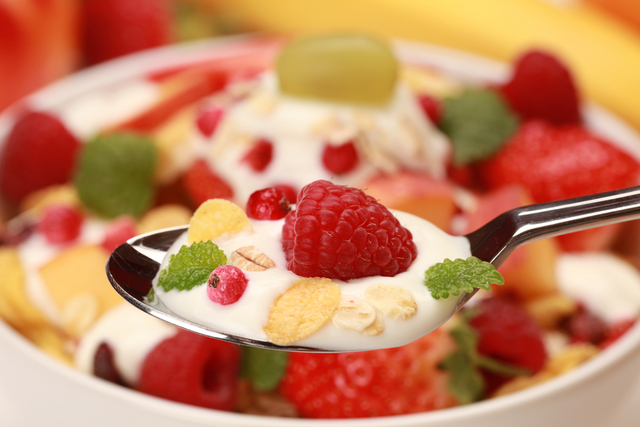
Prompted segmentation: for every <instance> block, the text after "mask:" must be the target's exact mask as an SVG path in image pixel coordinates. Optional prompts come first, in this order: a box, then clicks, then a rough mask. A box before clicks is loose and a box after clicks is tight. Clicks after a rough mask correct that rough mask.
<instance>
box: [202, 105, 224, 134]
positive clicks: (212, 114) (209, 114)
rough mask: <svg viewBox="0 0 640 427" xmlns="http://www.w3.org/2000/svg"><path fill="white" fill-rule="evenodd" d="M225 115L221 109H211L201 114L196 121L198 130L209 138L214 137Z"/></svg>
mask: <svg viewBox="0 0 640 427" xmlns="http://www.w3.org/2000/svg"><path fill="white" fill-rule="evenodd" d="M223 114H224V111H223V110H221V109H220V108H211V109H208V110H205V111H203V112H201V113H200V115H199V116H198V118H197V119H196V125H197V126H198V129H200V132H202V134H203V135H204V136H206V137H207V138H208V137H210V136H211V135H213V132H215V130H216V128H217V127H218V123H220V120H221V119H222V116H223Z"/></svg>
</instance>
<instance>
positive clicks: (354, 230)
mask: <svg viewBox="0 0 640 427" xmlns="http://www.w3.org/2000/svg"><path fill="white" fill-rule="evenodd" d="M282 246H283V249H284V251H285V255H286V259H287V268H288V269H289V270H291V271H293V272H294V273H296V274H297V275H299V276H303V277H327V278H333V279H341V280H349V279H355V278H359V277H368V276H378V275H382V276H395V275H396V274H398V273H401V272H403V271H406V270H407V269H408V268H409V266H410V265H411V263H412V262H413V260H414V259H415V258H416V256H417V253H418V250H417V248H416V245H415V243H413V236H412V235H411V232H410V231H409V230H407V229H406V228H404V227H402V226H401V225H400V224H399V222H398V220H397V219H396V218H395V217H394V216H393V215H392V214H391V212H389V210H388V209H387V208H385V207H384V206H382V205H381V204H379V203H378V202H377V201H376V200H375V199H374V198H373V197H371V196H367V195H366V194H365V193H364V192H363V191H362V190H359V189H356V188H350V187H346V186H339V185H334V184H332V183H330V182H329V181H315V182H313V183H311V184H309V185H307V186H305V187H304V188H303V189H302V190H301V191H300V194H299V195H298V204H297V206H296V209H295V210H293V211H291V212H289V214H288V215H287V216H286V217H285V223H284V226H283V229H282Z"/></svg>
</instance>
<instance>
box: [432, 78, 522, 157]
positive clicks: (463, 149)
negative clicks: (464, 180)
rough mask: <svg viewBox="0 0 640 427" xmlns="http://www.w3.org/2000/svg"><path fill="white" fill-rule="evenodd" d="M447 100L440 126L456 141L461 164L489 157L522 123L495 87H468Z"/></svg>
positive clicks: (453, 141) (456, 154) (455, 148)
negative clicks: (488, 88)
mask: <svg viewBox="0 0 640 427" xmlns="http://www.w3.org/2000/svg"><path fill="white" fill-rule="evenodd" d="M443 103H444V114H443V116H442V119H441V122H440V128H441V129H442V131H443V132H444V133H445V134H447V135H448V136H449V138H450V139H451V142H452V143H453V148H454V150H453V160H454V163H455V164H456V165H457V166H463V165H466V164H468V163H472V162H475V161H478V160H484V159H487V158H489V157H490V156H491V155H493V154H494V153H496V152H497V151H498V150H499V149H500V148H501V147H502V146H503V145H504V143H505V142H506V141H507V139H508V138H509V137H510V136H511V135H512V134H513V133H514V132H515V130H516V128H517V127H518V118H517V116H516V115H515V114H514V113H513V112H512V111H511V110H510V109H509V107H508V106H507V104H506V103H505V102H504V101H503V100H502V99H501V98H500V96H499V95H498V94H497V93H496V92H495V91H492V90H487V89H467V90H465V91H464V92H462V93H461V94H460V95H459V96H458V97H456V98H447V99H445V100H444V101H443Z"/></svg>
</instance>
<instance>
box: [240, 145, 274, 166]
mask: <svg viewBox="0 0 640 427" xmlns="http://www.w3.org/2000/svg"><path fill="white" fill-rule="evenodd" d="M272 157H273V144H272V143H271V141H269V140H266V139H259V140H258V141H256V143H255V144H253V147H251V149H250V150H249V151H248V152H247V153H246V154H245V155H244V157H243V158H242V162H244V163H247V164H248V165H249V167H250V168H251V169H253V170H254V171H256V172H263V171H264V170H265V169H266V168H267V166H269V163H271V159H272Z"/></svg>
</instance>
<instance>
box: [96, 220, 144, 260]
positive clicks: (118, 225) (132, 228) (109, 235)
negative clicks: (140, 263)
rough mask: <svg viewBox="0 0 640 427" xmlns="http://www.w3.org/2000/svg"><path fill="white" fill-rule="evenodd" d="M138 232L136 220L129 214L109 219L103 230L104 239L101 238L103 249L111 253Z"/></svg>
mask: <svg viewBox="0 0 640 427" xmlns="http://www.w3.org/2000/svg"><path fill="white" fill-rule="evenodd" d="M137 234H138V230H137V227H136V221H135V220H134V219H133V218H131V217H130V216H123V217H120V218H116V219H115V220H114V221H111V222H110V223H109V225H108V226H107V229H106V230H105V236H104V239H102V247H103V248H104V250H105V251H107V252H109V253H111V252H113V251H115V250H116V249H117V248H118V246H120V245H121V244H123V243H124V242H126V241H127V240H129V239H130V238H132V237H135V236H136V235H137Z"/></svg>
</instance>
